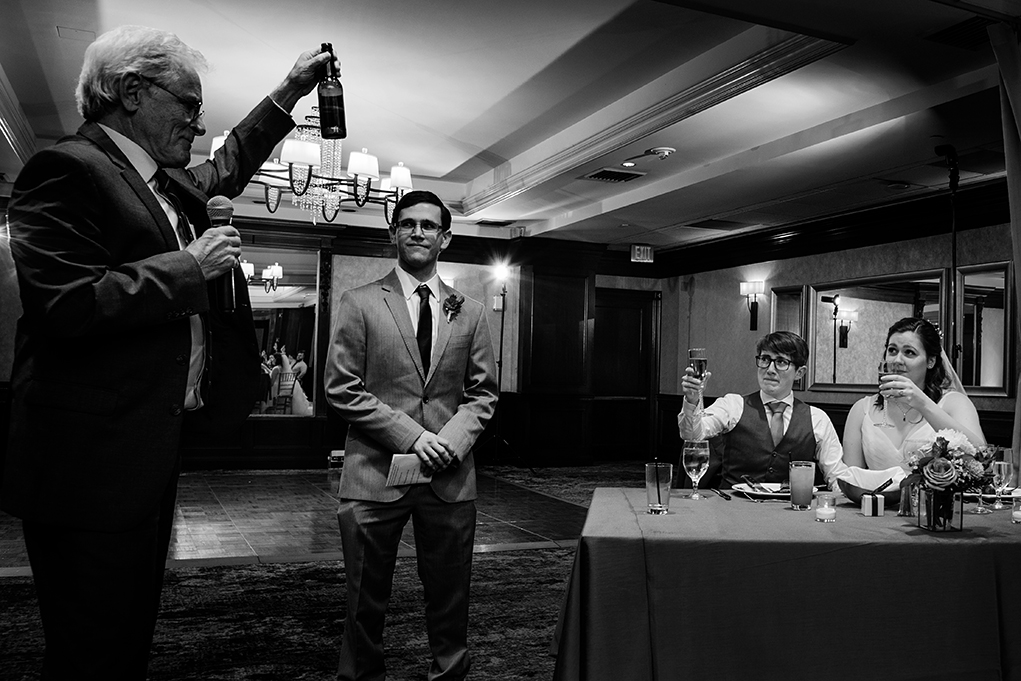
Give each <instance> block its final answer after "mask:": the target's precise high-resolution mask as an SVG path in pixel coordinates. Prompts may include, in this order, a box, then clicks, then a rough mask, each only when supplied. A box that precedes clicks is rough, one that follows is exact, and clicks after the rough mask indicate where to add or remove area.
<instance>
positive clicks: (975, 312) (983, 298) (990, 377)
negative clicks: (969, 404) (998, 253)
mask: <svg viewBox="0 0 1021 681" xmlns="http://www.w3.org/2000/svg"><path fill="white" fill-rule="evenodd" d="M1011 278H1012V271H1011V266H1010V263H1009V262H998V263H990V264H985V265H969V266H966V267H959V268H957V310H958V312H957V314H958V324H957V338H958V351H957V353H956V354H957V372H958V374H959V375H960V377H961V383H963V384H964V387H965V388H966V389H967V391H968V392H969V393H971V394H977V395H991V396H1001V397H1007V396H1008V395H1009V394H1010V388H1011V387H1012V384H1013V381H1012V380H1011V378H1010V377H1011V376H1013V375H1014V374H1013V369H1012V367H1013V362H1014V357H1013V353H1012V352H1011V349H1012V348H1013V347H1014V344H1013V328H1014V325H1013V324H1012V323H1011V310H1012V309H1013V305H1012V295H1011V293H1012V291H1013V283H1012V279H1011Z"/></svg>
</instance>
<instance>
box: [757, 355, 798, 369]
mask: <svg viewBox="0 0 1021 681" xmlns="http://www.w3.org/2000/svg"><path fill="white" fill-rule="evenodd" d="M770 363H773V364H774V365H775V366H776V370H777V371H787V370H788V369H790V368H791V361H790V360H789V359H784V358H783V357H772V356H770V355H755V366H757V367H759V368H760V369H768V368H769V365H770Z"/></svg>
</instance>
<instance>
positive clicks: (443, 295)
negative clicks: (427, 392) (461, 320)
mask: <svg viewBox="0 0 1021 681" xmlns="http://www.w3.org/2000/svg"><path fill="white" fill-rule="evenodd" d="M454 293H455V291H454V289H452V288H450V287H449V286H447V285H446V284H444V283H443V282H442V281H440V296H439V297H440V301H439V302H440V316H439V319H437V322H438V323H439V326H438V327H437V328H436V347H435V348H434V351H433V356H434V357H436V358H437V359H436V361H435V362H433V363H432V367H431V368H430V369H429V376H430V377H432V374H433V371H435V370H436V365H438V364H439V363H440V360H439V358H440V357H443V353H444V352H445V351H446V349H447V342H448V341H449V340H450V332H451V331H453V329H454V324H455V322H456V320H455V319H451V320H450V321H449V322H448V321H447V314H446V313H445V312H444V311H443V301H444V300H446V299H447V296H450V295H453V294H454Z"/></svg>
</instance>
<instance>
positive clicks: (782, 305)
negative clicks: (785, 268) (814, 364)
mask: <svg viewBox="0 0 1021 681" xmlns="http://www.w3.org/2000/svg"><path fill="white" fill-rule="evenodd" d="M772 294H773V301H772V305H771V309H772V310H773V319H772V323H771V324H770V330H771V331H792V332H794V333H796V334H798V335H799V336H801V337H802V338H804V337H805V325H804V314H803V313H804V307H805V306H804V300H805V295H804V287H802V286H785V287H777V288H774V289H773V290H772ZM794 389H795V390H804V389H805V377H804V376H802V377H801V378H799V379H797V380H796V381H794Z"/></svg>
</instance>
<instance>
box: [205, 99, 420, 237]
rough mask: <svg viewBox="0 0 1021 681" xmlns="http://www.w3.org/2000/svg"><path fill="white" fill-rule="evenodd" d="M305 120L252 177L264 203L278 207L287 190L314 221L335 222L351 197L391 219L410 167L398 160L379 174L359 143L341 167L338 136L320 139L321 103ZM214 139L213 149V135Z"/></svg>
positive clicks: (274, 209)
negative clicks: (260, 187)
mask: <svg viewBox="0 0 1021 681" xmlns="http://www.w3.org/2000/svg"><path fill="white" fill-rule="evenodd" d="M305 121H306V122H305V124H304V125H299V126H298V127H297V128H296V129H295V131H294V137H293V139H288V140H285V141H284V148H283V150H282V152H281V154H280V158H278V159H274V160H273V161H272V162H270V161H267V162H266V163H263V164H262V166H261V167H260V168H259V171H258V172H257V173H256V174H255V176H254V177H253V178H252V182H254V183H258V184H261V185H263V188H264V191H265V195H266V209H267V210H269V212H270V213H275V212H277V209H278V208H279V207H280V199H281V196H282V195H283V194H284V193H286V192H289V193H290V194H291V203H292V204H293V205H295V206H297V207H298V208H301V209H302V210H306V211H308V213H309V216H310V218H311V220H312V224H313V225H314V224H316V222H317V221H318V219H319V217H320V216H322V219H324V220H326V221H327V222H333V221H334V220H335V219H336V217H337V214H338V213H339V212H340V208H341V205H342V204H344V203H351V202H353V203H354V204H355V205H356V206H358V207H359V208H361V207H363V206H364V205H365V204H367V203H373V204H377V205H380V206H382V207H383V215H384V216H385V217H386V222H387V224H390V222H391V221H392V219H393V211H394V208H395V207H396V205H397V202H398V201H400V199H401V197H402V196H404V194H405V192H408V191H410V190H411V188H412V186H411V170H410V169H408V168H406V167H404V164H403V163H398V164H397V165H395V166H393V167H392V168H390V177H388V178H383V179H382V180H381V179H380V177H379V161H378V160H377V159H376V157H375V156H373V155H372V154H370V153H369V152H368V150H367V149H362V150H361V151H360V152H358V151H353V152H351V154H350V155H349V157H348V163H347V170H346V171H344V170H343V169H342V168H341V158H342V151H341V140H338V139H323V138H322V135H320V133H319V108H318V107H312V115H310V116H306V117H305ZM224 135H226V133H224ZM213 144H214V149H215V148H216V140H214V142H213ZM376 183H378V184H376Z"/></svg>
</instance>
